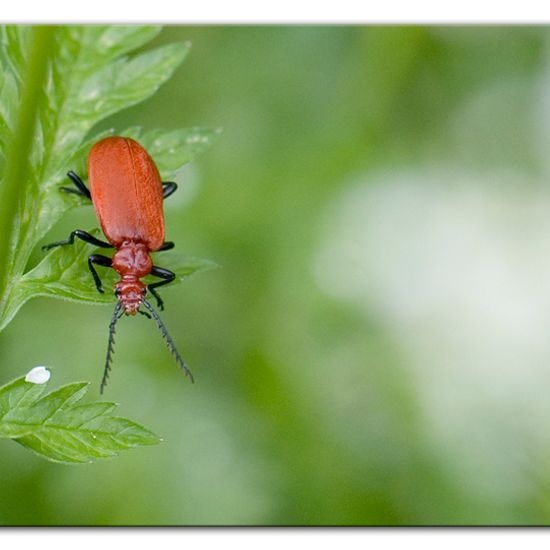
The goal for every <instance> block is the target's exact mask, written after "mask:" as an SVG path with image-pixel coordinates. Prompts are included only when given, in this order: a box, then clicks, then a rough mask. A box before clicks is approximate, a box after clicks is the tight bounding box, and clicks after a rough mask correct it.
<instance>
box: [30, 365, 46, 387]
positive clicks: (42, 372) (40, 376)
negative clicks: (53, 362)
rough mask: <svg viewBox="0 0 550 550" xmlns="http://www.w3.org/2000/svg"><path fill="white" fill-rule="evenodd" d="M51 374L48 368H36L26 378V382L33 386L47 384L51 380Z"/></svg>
mask: <svg viewBox="0 0 550 550" xmlns="http://www.w3.org/2000/svg"><path fill="white" fill-rule="evenodd" d="M51 374H52V373H51V372H50V371H49V370H48V369H47V368H46V367H34V369H31V370H30V371H29V372H28V373H27V376H25V381H26V382H31V383H32V384H45V383H46V382H47V381H48V380H49V379H50V376H51Z"/></svg>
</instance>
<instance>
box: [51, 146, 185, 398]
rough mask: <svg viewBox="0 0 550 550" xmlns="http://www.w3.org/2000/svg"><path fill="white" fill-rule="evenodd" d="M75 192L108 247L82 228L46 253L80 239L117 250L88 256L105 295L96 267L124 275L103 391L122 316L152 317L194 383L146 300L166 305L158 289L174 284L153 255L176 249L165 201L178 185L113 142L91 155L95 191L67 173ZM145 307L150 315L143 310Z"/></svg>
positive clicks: (143, 156) (138, 152)
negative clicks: (168, 234) (91, 211)
mask: <svg viewBox="0 0 550 550" xmlns="http://www.w3.org/2000/svg"><path fill="white" fill-rule="evenodd" d="M67 175H68V176H69V178H70V179H71V180H72V182H73V184H74V185H75V187H74V188H73V187H62V188H61V189H62V190H63V191H65V192H67V193H75V194H78V195H81V196H84V197H87V198H88V199H91V200H92V202H93V204H94V208H95V211H96V214H97V217H98V219H99V223H100V224H101V228H102V230H103V233H104V234H105V237H106V238H107V241H108V242H105V241H101V240H99V239H97V238H95V237H94V236H93V235H90V234H89V233H87V232H86V231H82V230H80V229H77V230H75V231H73V232H72V233H71V234H70V236H69V238H68V239H66V240H63V241H58V242H55V243H51V244H49V245H46V246H43V247H42V248H43V249H44V250H48V249H50V248H54V247H56V246H62V245H66V244H73V243H74V239H75V237H78V238H79V239H82V240H83V241H85V242H87V243H90V244H93V245H94V246H97V247H101V248H116V252H115V254H114V256H113V257H112V258H109V257H107V256H103V255H101V254H92V255H90V256H89V257H88V267H89V268H90V271H91V273H92V276H93V278H94V282H95V285H96V288H97V290H98V291H99V292H101V293H103V292H104V291H103V288H102V285H101V279H100V278H99V275H98V274H97V271H96V270H95V268H94V264H96V265H101V266H104V267H112V268H113V269H114V270H115V271H117V272H118V273H119V275H120V280H119V281H118V282H117V283H116V285H115V294H116V296H117V298H118V301H117V305H116V307H115V311H114V313H113V318H112V320H111V324H110V326H109V344H108V348H107V359H106V362H105V371H104V373H103V378H102V380H101V392H102V393H103V388H104V387H105V384H106V383H107V378H108V375H109V370H110V367H111V359H112V354H113V345H114V335H115V325H116V323H117V321H118V320H119V319H120V318H121V317H122V315H123V314H126V315H135V314H136V313H141V314H142V315H145V316H147V317H149V318H150V317H151V315H152V316H153V318H154V320H155V322H156V323H157V326H158V328H159V329H160V331H161V333H162V336H163V337H164V339H165V341H166V344H167V345H168V348H169V349H170V351H171V353H172V354H173V355H174V357H175V359H176V361H177V362H178V364H179V365H180V366H181V368H182V369H183V370H184V372H185V374H187V376H189V377H190V378H191V380H193V376H192V374H191V372H190V371H189V369H188V368H187V367H186V366H185V363H184V361H183V359H182V358H181V356H180V354H179V352H178V350H177V349H176V346H175V344H174V342H173V340H172V338H171V337H170V335H169V334H168V331H167V329H166V327H165V325H164V323H163V322H162V320H161V318H160V317H159V315H158V313H157V312H156V311H155V310H154V309H153V307H152V306H151V304H149V302H148V301H147V300H146V299H145V295H146V293H147V291H149V292H151V294H152V295H153V296H154V297H155V299H156V300H157V305H158V307H159V308H160V309H161V310H162V309H164V304H163V302H162V299H161V298H160V296H159V294H158V292H157V291H156V290H155V288H157V287H159V286H162V285H166V284H168V283H170V282H172V281H173V280H174V279H175V277H176V275H175V273H173V272H172V271H169V270H168V269H164V268H162V267H157V266H155V265H153V261H152V259H151V256H150V253H151V252H155V251H160V250H169V249H171V248H174V243H173V242H165V241H164V212H163V207H162V206H163V205H162V201H163V199H165V198H166V197H168V196H170V195H171V194H172V193H173V192H174V191H175V190H176V189H177V185H176V184H175V183H174V182H162V181H161V179H160V175H159V172H158V170H157V167H156V166H155V163H154V162H153V159H152V158H151V157H150V156H149V154H148V153H147V151H146V150H145V149H144V148H143V147H142V146H141V145H140V144H139V143H138V142H137V141H134V140H133V139H131V138H126V137H116V136H115V137H108V138H105V139H103V140H101V141H99V142H98V143H96V144H95V145H94V146H93V147H92V149H91V151H90V154H89V156H88V175H89V178H90V188H91V189H90V190H89V189H88V188H87V187H86V185H85V184H84V183H83V181H82V180H81V179H80V178H79V177H78V176H77V175H76V174H75V173H74V172H72V171H71V172H69V173H68V174H67ZM147 275H154V276H156V277H158V278H160V279H162V280H161V281H158V282H155V283H151V284H149V285H145V284H144V283H143V282H142V281H141V279H142V278H143V277H145V276H147ZM141 305H143V306H145V308H146V309H147V310H148V311H149V313H147V312H145V311H142V310H141V309H140V306H141Z"/></svg>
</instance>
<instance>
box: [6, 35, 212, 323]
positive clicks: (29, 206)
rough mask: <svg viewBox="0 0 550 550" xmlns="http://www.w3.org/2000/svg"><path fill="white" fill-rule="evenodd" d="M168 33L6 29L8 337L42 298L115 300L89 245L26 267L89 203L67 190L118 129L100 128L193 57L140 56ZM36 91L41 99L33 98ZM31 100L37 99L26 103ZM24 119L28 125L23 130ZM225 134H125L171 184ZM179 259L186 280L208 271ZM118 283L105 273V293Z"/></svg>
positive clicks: (172, 47)
mask: <svg viewBox="0 0 550 550" xmlns="http://www.w3.org/2000/svg"><path fill="white" fill-rule="evenodd" d="M44 29H45V30H44ZM159 30H160V27H158V26H151V25H144V26H136V25H128V26H124V25H114V26H108V25H93V26H83V25H78V26H72V25H67V26H56V27H47V28H42V27H32V26H13V25H8V26H4V27H1V28H0V90H1V92H2V93H1V94H0V199H1V200H0V208H1V209H3V210H2V215H1V216H0V251H2V256H3V261H2V263H1V264H0V330H1V329H3V328H4V327H5V326H6V325H7V324H8V323H9V322H10V320H11V319H12V318H13V316H14V315H15V313H16V312H17V311H18V309H19V308H20V307H21V306H22V305H23V304H24V303H25V302H26V301H27V300H29V299H30V298H32V297H34V296H53V297H59V298H67V299H74V300H79V301H85V302H94V303H101V302H106V301H111V300H112V299H113V297H112V295H107V296H105V297H102V296H100V295H98V294H97V293H96V291H95V288H94V286H93V283H92V284H90V281H91V279H90V278H89V272H88V270H87V265H86V262H85V261H81V260H82V259H83V258H84V255H86V254H89V253H91V252H92V251H91V250H89V247H86V246H84V247H82V246H81V244H79V245H76V246H75V248H74V250H72V251H71V250H69V248H70V247H67V249H64V250H62V251H61V250H54V251H52V252H51V253H50V254H48V255H47V256H46V258H45V259H44V260H43V261H42V262H41V263H40V264H39V266H37V267H36V268H34V269H33V270H32V271H27V269H28V267H27V264H28V261H29V258H30V255H31V253H32V251H33V249H34V248H35V247H36V245H37V244H38V243H39V242H40V241H42V240H43V238H44V236H45V235H46V233H47V232H48V231H49V230H50V229H51V228H52V227H53V226H54V225H55V224H56V223H57V221H58V220H59V219H60V218H61V217H62V216H63V215H64V214H65V213H66V212H67V211H68V210H70V209H71V208H73V207H75V206H77V205H79V204H83V203H84V201H83V199H82V198H80V197H78V196H76V195H70V194H66V193H62V192H60V190H59V187H60V186H61V185H67V184H69V182H68V181H67V178H66V173H67V171H68V170H75V171H77V173H78V174H79V175H80V176H81V177H82V178H83V179H86V176H87V174H86V172H87V166H86V159H87V156H88V152H89V150H90V148H91V147H92V145H93V144H94V143H95V142H96V141H98V140H99V139H101V138H102V137H105V136H106V135H109V134H111V133H114V132H115V131H114V130H110V131H107V132H100V133H97V132H95V133H94V132H93V127H94V125H95V124H97V123H98V122H99V121H101V120H103V119H104V118H105V117H107V116H109V115H112V114H113V113H115V112H117V111H119V110H121V109H125V108H128V107H130V106H132V105H135V104H136V103H138V102H140V101H143V100H144V99H146V98H148V97H149V96H151V95H152V94H154V93H155V91H156V90H157V89H158V88H159V86H161V85H162V84H163V83H164V82H166V80H168V79H169V78H170V76H171V75H172V74H173V72H174V70H175V69H176V68H177V67H178V66H179V65H180V64H181V62H182V61H183V60H184V58H185V57H186V55H187V53H188V51H189V44H188V43H176V44H168V45H165V46H161V47H158V48H156V49H153V50H149V51H147V50H145V51H140V53H138V54H137V55H133V56H132V51H133V50H135V49H136V48H143V46H144V44H146V43H147V42H148V41H149V40H151V39H152V38H153V37H154V36H155V35H156V34H157V33H158V32H159ZM39 39H40V40H39ZM40 45H43V47H38V46H40ZM31 65H32V66H33V67H40V68H43V69H45V73H44V75H42V73H41V72H37V71H34V72H33V71H31V70H30V68H31ZM29 86H31V88H32V89H31V92H32V93H27V94H26V95H25V94H24V93H23V92H27V91H28V88H29ZM22 97H23V99H24V98H25V97H27V98H28V99H27V101H26V103H25V102H24V101H23V100H22V99H21V98H22ZM21 120H23V121H26V126H24V127H21V126H20V121H21ZM29 121H30V122H31V124H29ZM32 121H35V123H34V124H32ZM116 133H118V134H122V135H125V133H124V132H121V131H117V132H116ZM217 133H218V132H216V131H214V130H208V129H204V128H191V129H176V130H170V131H161V130H142V129H140V128H131V129H128V133H127V134H126V135H130V136H131V137H136V138H138V139H139V141H140V142H141V143H142V144H143V145H144V146H145V148H146V149H148V150H149V152H150V154H151V156H152V157H153V159H154V160H155V162H156V163H157V164H158V167H159V170H160V172H161V174H162V175H163V177H164V178H165V179H168V178H172V177H173V176H174V174H175V172H176V171H177V170H179V168H181V166H183V165H184V164H185V163H187V162H189V161H190V160H191V159H193V158H194V157H195V156H196V155H198V154H199V153H201V152H202V151H204V150H205V149H206V148H207V147H208V146H209V145H210V144H211V143H212V142H213V140H214V139H215V137H216V136H217ZM16 144H19V145H17V146H15V145H16ZM7 150H10V151H14V152H15V153H14V154H7V153H6V151H7ZM25 151H28V153H26V152H25ZM4 199H5V200H4ZM170 256H171V257H170V259H169V262H167V263H170V262H172V263H173V264H175V267H176V272H177V273H178V275H179V277H180V278H181V277H183V276H185V275H187V274H189V273H191V272H195V271H198V270H199V269H202V268H203V267H204V266H205V265H206V264H207V262H201V261H195V260H191V261H190V260H188V259H185V258H182V257H177V256H172V255H170ZM167 260H168V256H167ZM77 268H78V269H77ZM79 270H80V271H79ZM113 277H114V275H113V274H112V273H111V274H107V275H106V286H108V285H110V284H111V283H112V282H113Z"/></svg>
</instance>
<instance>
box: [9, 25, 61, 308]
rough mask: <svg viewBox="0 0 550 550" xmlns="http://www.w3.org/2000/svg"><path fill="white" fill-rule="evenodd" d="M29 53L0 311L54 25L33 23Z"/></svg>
mask: <svg viewBox="0 0 550 550" xmlns="http://www.w3.org/2000/svg"><path fill="white" fill-rule="evenodd" d="M30 33H31V36H30V42H29V57H28V64H27V68H26V71H25V74H23V75H22V77H23V78H22V83H21V87H22V89H21V102H20V104H19V110H18V113H17V119H16V120H17V121H16V126H15V131H14V135H13V139H12V140H11V146H10V147H9V148H8V150H7V154H6V165H5V172H4V177H3V178H2V184H1V186H0V303H1V306H0V311H2V310H3V309H4V301H5V299H6V294H7V292H8V291H9V286H10V270H11V267H12V260H13V256H14V248H15V246H16V243H17V238H18V231H19V229H18V228H19V225H20V223H21V222H20V220H19V219H18V218H19V216H21V210H20V206H21V202H22V200H21V199H22V196H23V193H24V190H25V186H26V185H28V181H29V180H28V177H26V174H27V173H28V172H29V170H30V168H29V167H28V159H29V156H30V153H31V150H32V146H33V140H34V136H35V128H36V121H37V116H38V111H39V105H40V102H41V98H42V94H43V90H44V89H45V84H46V79H47V77H48V72H47V69H48V58H49V54H50V52H51V51H52V46H53V43H54V33H55V27H46V26H36V27H32V29H31V31H30Z"/></svg>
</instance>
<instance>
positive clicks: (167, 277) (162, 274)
mask: <svg viewBox="0 0 550 550" xmlns="http://www.w3.org/2000/svg"><path fill="white" fill-rule="evenodd" d="M150 274H151V275H153V276H154V277H159V278H160V279H164V280H163V281H158V282H156V283H151V284H150V285H147V290H150V291H151V294H152V295H153V296H154V297H155V299H156V301H157V306H158V308H159V309H160V310H161V311H162V310H163V309H164V302H163V301H162V298H161V297H160V296H159V294H158V292H157V291H156V290H155V288H157V287H159V286H163V285H167V284H168V283H171V282H172V281H173V280H174V279H175V278H176V274H175V273H174V272H173V271H170V270H169V269H164V268H163V267H157V266H155V265H154V266H153V269H151V273H150Z"/></svg>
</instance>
